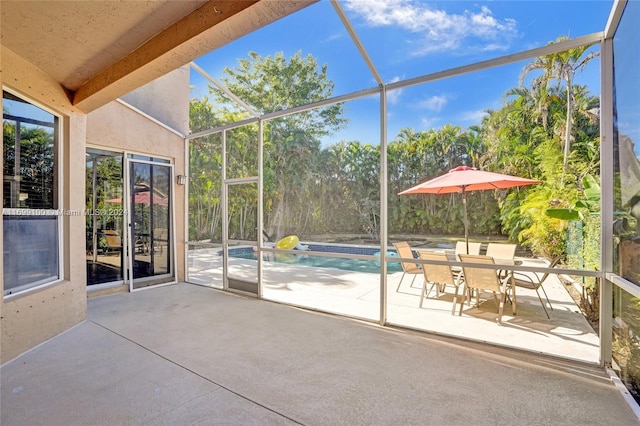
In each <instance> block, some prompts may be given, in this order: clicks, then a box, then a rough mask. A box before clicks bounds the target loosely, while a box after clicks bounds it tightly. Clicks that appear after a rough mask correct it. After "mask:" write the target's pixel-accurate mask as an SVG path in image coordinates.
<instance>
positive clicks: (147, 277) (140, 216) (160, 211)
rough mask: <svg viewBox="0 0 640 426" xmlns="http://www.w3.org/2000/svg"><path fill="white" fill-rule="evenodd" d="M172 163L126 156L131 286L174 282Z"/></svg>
mask: <svg viewBox="0 0 640 426" xmlns="http://www.w3.org/2000/svg"><path fill="white" fill-rule="evenodd" d="M172 182H173V167H172V166H171V165H168V164H157V163H153V162H147V161H132V160H129V194H128V197H129V209H128V211H129V234H130V236H129V242H130V243H129V244H130V248H131V249H130V250H129V253H130V254H129V256H130V258H131V262H130V271H131V272H130V276H131V277H132V280H131V289H132V290H135V289H139V288H143V287H149V286H152V285H156V284H163V283H170V282H174V281H175V280H174V278H175V271H174V269H175V268H174V263H173V257H174V253H173V252H174V248H173V244H172V235H173V222H172V220H173V215H172V206H173V199H172V197H173V194H172Z"/></svg>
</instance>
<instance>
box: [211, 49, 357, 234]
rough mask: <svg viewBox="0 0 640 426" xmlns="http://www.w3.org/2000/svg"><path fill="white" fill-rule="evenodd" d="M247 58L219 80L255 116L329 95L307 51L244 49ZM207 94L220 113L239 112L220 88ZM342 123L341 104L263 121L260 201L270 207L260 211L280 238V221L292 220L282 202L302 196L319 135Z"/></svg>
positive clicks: (330, 90)
mask: <svg viewBox="0 0 640 426" xmlns="http://www.w3.org/2000/svg"><path fill="white" fill-rule="evenodd" d="M248 57H249V58H248V59H240V60H239V61H238V66H237V67H235V68H229V67H227V68H225V69H224V71H223V72H224V74H225V76H224V77H222V78H221V80H222V82H223V83H224V84H225V85H226V86H227V87H228V88H229V90H230V91H231V92H232V93H233V94H234V95H236V96H237V97H239V98H240V99H242V100H243V101H244V102H246V103H247V104H248V105H250V106H251V107H252V108H254V110H255V111H256V112H257V113H258V114H260V115H264V114H268V113H271V112H276V111H283V110H287V109H291V108H294V107H296V106H300V105H306V104H309V103H313V102H317V101H320V100H324V99H327V98H330V97H331V95H332V93H333V87H334V85H333V82H332V81H331V80H330V79H329V77H328V74H327V65H326V64H325V65H323V66H319V65H318V63H317V61H316V59H315V58H314V57H313V56H311V55H307V56H306V57H304V56H302V53H301V52H298V53H296V54H295V55H293V56H292V57H290V58H289V59H287V58H285V56H284V54H283V53H282V52H279V53H276V54H275V55H273V57H272V56H266V57H262V56H261V55H259V54H258V53H256V52H249V53H248ZM211 93H212V94H213V95H214V96H215V97H216V101H217V102H218V104H219V108H220V109H222V111H223V113H230V112H235V111H238V110H239V107H238V106H237V105H235V104H233V103H232V102H229V99H228V98H226V96H224V95H223V94H221V93H220V92H218V91H215V90H212V91H211ZM346 122H347V120H346V119H344V118H342V105H341V104H334V105H329V106H326V107H323V108H316V109H312V110H308V111H303V112H300V113H297V114H294V115H288V116H284V117H280V118H277V119H274V120H269V121H267V122H266V123H265V134H266V135H265V166H267V167H268V168H269V169H270V170H271V173H270V174H269V176H266V179H265V189H266V193H265V198H269V199H268V200H267V201H266V204H267V205H268V206H270V207H271V206H272V211H268V209H265V210H266V214H267V228H268V232H269V233H271V234H275V236H276V237H279V236H282V234H283V233H284V232H288V231H289V230H288V229H285V228H284V226H285V224H293V223H296V222H297V221H296V220H293V216H295V212H293V211H291V210H290V209H289V208H288V207H287V206H288V204H291V203H292V202H293V200H296V199H300V198H303V194H302V191H304V190H305V188H308V187H309V186H308V185H304V182H305V181H306V180H309V179H313V178H312V176H311V174H310V173H309V171H310V170H313V165H312V164H311V163H312V161H313V159H314V158H315V157H316V156H317V155H319V152H320V143H321V139H322V138H323V137H324V136H326V135H328V134H331V133H332V132H334V131H335V130H338V129H339V128H341V127H343V126H344V125H345V124H346ZM256 146H257V144H256ZM298 217H299V215H298ZM289 219H292V220H289Z"/></svg>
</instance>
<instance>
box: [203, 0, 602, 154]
mask: <svg viewBox="0 0 640 426" xmlns="http://www.w3.org/2000/svg"><path fill="white" fill-rule="evenodd" d="M340 4H341V6H342V8H343V10H344V11H345V13H346V15H347V17H348V18H349V20H350V22H351V23H352V25H353V27H354V29H355V31H356V33H357V34H358V36H359V38H360V40H361V42H362V44H363V45H364V47H365V49H366V50H367V53H368V54H369V56H370V57H371V59H372V61H373V63H374V65H375V67H376V69H377V71H378V73H379V74H380V75H381V76H382V79H383V80H384V82H385V83H390V82H394V81H398V80H405V79H408V78H412V77H417V76H421V75H425V74H429V73H433V72H437V71H442V70H446V69H450V68H454V67H458V66H462V65H467V64H471V63H474V62H478V61H483V60H487V59H492V58H496V57H500V56H504V55H508V54H510V53H515V52H519V51H523V50H527V49H531V48H535V47H540V46H544V45H546V44H547V43H548V42H550V41H553V40H555V39H556V38H557V37H559V36H563V35H565V36H566V35H569V36H571V37H572V38H573V37H578V36H582V35H587V34H592V33H595V32H599V31H603V30H604V29H605V26H606V23H607V19H608V17H609V12H610V10H611V6H612V4H613V1H612V0H607V1H605V0H595V1H586V0H582V1H518V0H511V1H488V2H475V1H444V2H443V1H436V2H432V1H423V0H396V1H393V0H348V1H347V0H343V1H341V3H340ZM249 51H255V52H257V53H259V54H260V55H262V56H267V55H270V56H272V55H274V54H275V53H277V52H284V54H285V56H287V57H289V56H292V55H293V54H295V53H296V52H298V51H300V52H302V54H303V55H307V54H311V55H313V56H314V57H315V58H316V59H317V61H318V63H319V64H321V65H322V64H325V63H326V64H327V65H328V75H329V78H330V79H331V80H332V81H333V82H334V84H335V89H334V96H337V95H342V94H346V93H351V92H354V91H357V90H361V89H367V88H372V87H376V86H377V83H376V82H375V79H374V77H373V75H372V74H371V72H369V69H368V68H367V66H366V64H365V62H364V61H363V59H362V58H361V56H360V55H359V53H358V51H357V49H356V47H355V45H354V43H353V42H352V40H351V38H350V37H349V34H348V33H347V31H346V30H345V29H344V26H343V25H342V23H341V22H340V19H339V17H338V15H337V14H336V12H335V10H334V8H333V6H332V5H331V3H330V2H329V1H328V0H322V1H320V2H319V3H316V4H314V5H312V6H309V7H307V8H305V9H303V10H301V11H299V12H297V13H295V14H293V15H291V16H288V17H286V18H283V19H281V20H279V21H277V22H276V23H274V24H271V25H269V26H267V27H265V28H263V29H261V30H258V31H256V32H254V33H252V34H249V35H247V36H245V37H243V38H241V39H239V40H236V41H235V42H233V43H231V44H229V45H226V46H223V47H222V48H220V49H217V50H216V51H214V52H212V53H210V54H208V55H205V56H203V57H201V58H199V59H197V60H196V61H195V62H196V63H197V64H198V65H200V66H201V67H202V68H204V69H205V70H206V71H207V72H208V73H209V74H211V75H212V76H213V77H215V78H217V79H220V77H221V76H222V75H223V74H222V70H223V69H224V67H225V66H229V67H234V66H236V64H237V60H238V58H246V57H247V52H249ZM527 62H528V61H527ZM527 62H522V63H518V64H514V65H511V66H504V67H500V68H494V69H491V70H489V71H483V72H479V73H474V74H469V75H465V76H461V77H457V78H454V79H450V80H443V81H438V82H434V83H430V84H422V85H419V86H414V87H410V88H406V89H402V90H398V91H393V92H389V98H388V102H389V103H388V115H387V117H388V129H389V132H388V138H389V140H393V138H394V137H395V136H396V134H397V132H398V130H400V129H402V128H413V129H414V130H416V131H420V130H426V129H429V128H432V127H433V128H439V127H441V126H442V125H444V124H446V123H451V124H454V125H458V126H461V127H463V128H464V127H468V126H470V125H474V124H479V123H480V119H481V117H482V115H483V111H484V110H486V109H488V108H499V107H500V105H501V102H502V100H503V95H504V93H505V91H507V90H508V89H510V88H513V87H516V86H517V85H518V78H519V75H520V71H521V70H522V67H523V66H524V65H526V63H527ZM192 76H193V78H192V85H193V86H194V90H193V91H192V96H197V97H200V96H202V95H203V94H206V88H205V87H206V86H205V84H206V83H205V82H204V80H203V79H202V78H200V77H199V76H197V75H195V73H193V72H192ZM576 77H577V78H576V82H577V83H578V84H585V85H587V86H588V87H589V89H590V91H591V92H592V93H593V94H595V95H597V94H599V91H600V90H599V60H597V59H596V60H594V61H592V62H591V65H590V66H589V67H588V68H587V69H585V71H584V72H583V73H581V74H579V75H577V76H576ZM378 108H379V107H378V99H377V98H370V99H366V100H360V101H357V102H353V103H347V104H345V116H346V117H347V118H348V119H349V120H350V125H349V128H348V129H345V130H343V131H341V132H339V133H338V134H336V135H333V136H332V137H331V138H328V139H327V140H326V141H324V142H325V144H326V143H332V142H337V141H338V140H342V139H344V140H360V141H362V142H369V143H378V142H379V112H378V111H379V109H378Z"/></svg>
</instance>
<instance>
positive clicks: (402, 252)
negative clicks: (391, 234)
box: [392, 241, 416, 271]
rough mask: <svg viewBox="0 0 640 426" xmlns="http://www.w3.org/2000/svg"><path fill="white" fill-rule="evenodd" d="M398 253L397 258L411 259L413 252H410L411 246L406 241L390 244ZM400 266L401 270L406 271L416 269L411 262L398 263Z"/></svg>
mask: <svg viewBox="0 0 640 426" xmlns="http://www.w3.org/2000/svg"><path fill="white" fill-rule="evenodd" d="M392 244H393V246H394V247H395V248H396V251H397V252H398V257H403V258H405V259H413V251H411V246H410V245H409V243H408V242H406V241H400V242H397V243H392ZM400 263H401V264H402V269H403V270H404V271H407V270H408V269H416V264H415V263H413V262H400Z"/></svg>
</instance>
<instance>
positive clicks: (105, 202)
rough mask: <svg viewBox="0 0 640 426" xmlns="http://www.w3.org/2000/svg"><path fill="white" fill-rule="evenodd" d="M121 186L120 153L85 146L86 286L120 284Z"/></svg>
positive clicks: (121, 250) (122, 216)
mask: <svg viewBox="0 0 640 426" xmlns="http://www.w3.org/2000/svg"><path fill="white" fill-rule="evenodd" d="M123 188H124V183H123V176H122V153H117V152H109V151H104V150H99V149H92V148H88V149H87V155H86V258H87V285H89V286H96V285H101V284H114V285H117V284H122V283H123V280H124V256H123V241H125V233H124V220H123V219H124V208H123V204H122V192H123Z"/></svg>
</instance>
